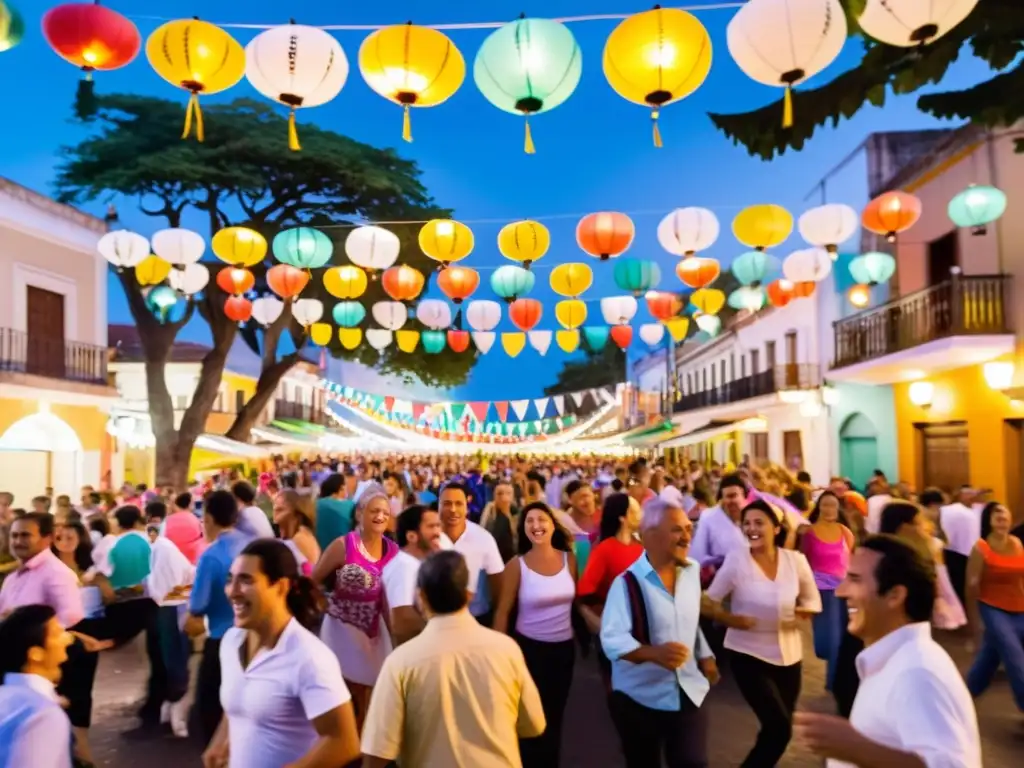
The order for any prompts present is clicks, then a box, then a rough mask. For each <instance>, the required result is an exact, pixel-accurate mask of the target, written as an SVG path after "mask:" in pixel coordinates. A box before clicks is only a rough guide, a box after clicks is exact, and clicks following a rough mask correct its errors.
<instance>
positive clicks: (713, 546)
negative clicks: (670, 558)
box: [690, 474, 750, 568]
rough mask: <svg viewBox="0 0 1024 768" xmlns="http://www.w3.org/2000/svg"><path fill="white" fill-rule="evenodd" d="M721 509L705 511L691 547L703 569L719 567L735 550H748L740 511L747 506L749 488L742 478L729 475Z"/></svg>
mask: <svg viewBox="0 0 1024 768" xmlns="http://www.w3.org/2000/svg"><path fill="white" fill-rule="evenodd" d="M718 495H719V499H718V506H716V507H712V508H711V509H708V510H705V511H704V513H703V514H701V516H700V522H699V523H698V524H697V532H696V533H695V534H694V536H693V544H691V545H690V557H691V558H693V559H694V560H696V561H697V562H698V563H700V564H701V567H702V568H707V567H708V566H711V567H718V566H719V565H721V564H722V562H723V561H724V560H725V556H726V555H727V554H729V553H730V552H732V551H733V550H734V549H743V548H749V547H750V542H748V541H747V537H746V536H744V535H743V531H742V529H741V528H740V512H742V511H743V507H744V506H746V503H747V486H746V484H745V483H744V482H743V478H741V477H740V476H739V475H736V474H733V475H726V476H725V477H723V478H722V483H721V485H720V486H719V490H718Z"/></svg>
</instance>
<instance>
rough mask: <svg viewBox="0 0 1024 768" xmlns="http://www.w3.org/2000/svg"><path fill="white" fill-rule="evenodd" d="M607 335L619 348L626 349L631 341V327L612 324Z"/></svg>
mask: <svg viewBox="0 0 1024 768" xmlns="http://www.w3.org/2000/svg"><path fill="white" fill-rule="evenodd" d="M608 335H609V336H611V337H612V341H614V342H615V345H616V346H617V347H619V349H626V347H628V346H629V345H630V344H632V343H633V327H632V326H630V325H614V326H612V328H611V330H610V331H609V333H608Z"/></svg>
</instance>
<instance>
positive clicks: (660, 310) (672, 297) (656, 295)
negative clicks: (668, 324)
mask: <svg viewBox="0 0 1024 768" xmlns="http://www.w3.org/2000/svg"><path fill="white" fill-rule="evenodd" d="M644 300H645V301H646V302H647V311H648V312H650V313H651V316H652V317H654V318H655V319H656V320H662V321H665V320H668V319H669V318H672V317H675V316H676V315H678V314H679V313H680V312H682V311H683V300H682V298H680V297H679V295H678V294H675V293H668V292H667V291H649V292H648V293H647V295H646V296H645V297H644Z"/></svg>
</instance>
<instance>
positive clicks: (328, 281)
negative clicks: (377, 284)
mask: <svg viewBox="0 0 1024 768" xmlns="http://www.w3.org/2000/svg"><path fill="white" fill-rule="evenodd" d="M366 286H367V280H366V273H365V272H364V271H363V270H361V269H360V268H359V267H354V266H352V265H351V264H345V265H343V266H340V267H331V268H330V269H328V270H327V271H326V272H324V290H326V291H327V292H328V293H329V294H331V296H333V297H334V298H336V299H358V298H359V297H360V296H362V295H363V294H364V293H366Z"/></svg>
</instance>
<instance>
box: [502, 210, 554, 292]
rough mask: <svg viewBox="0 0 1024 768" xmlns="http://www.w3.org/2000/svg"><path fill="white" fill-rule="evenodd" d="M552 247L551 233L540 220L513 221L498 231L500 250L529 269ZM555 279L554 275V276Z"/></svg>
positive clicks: (508, 257) (503, 254) (505, 255)
mask: <svg viewBox="0 0 1024 768" xmlns="http://www.w3.org/2000/svg"><path fill="white" fill-rule="evenodd" d="M550 247H551V233H550V232H549V231H548V228H547V227H545V226H544V225H543V224H541V223H540V222H539V221H529V220H525V221H513V222H512V223H511V224H506V225H505V226H504V227H502V228H501V231H500V232H499V233H498V250H499V251H501V255H502V256H504V257H505V258H506V259H510V260H511V261H518V262H521V263H522V265H523V266H524V267H526V268H527V269H529V268H530V265H531V264H533V262H535V261H537V259H539V258H541V257H542V256H543V255H544V254H545V253H547V252H548V248H550ZM552 280H554V277H552Z"/></svg>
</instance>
